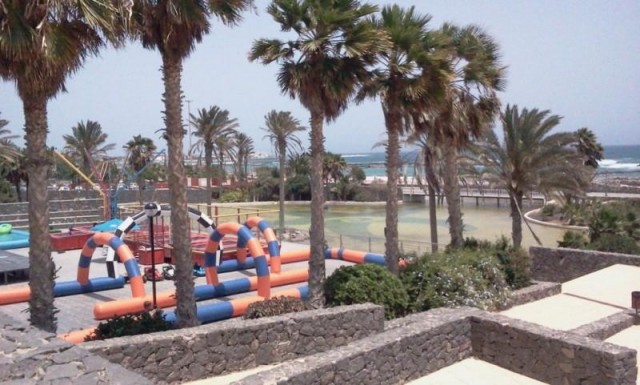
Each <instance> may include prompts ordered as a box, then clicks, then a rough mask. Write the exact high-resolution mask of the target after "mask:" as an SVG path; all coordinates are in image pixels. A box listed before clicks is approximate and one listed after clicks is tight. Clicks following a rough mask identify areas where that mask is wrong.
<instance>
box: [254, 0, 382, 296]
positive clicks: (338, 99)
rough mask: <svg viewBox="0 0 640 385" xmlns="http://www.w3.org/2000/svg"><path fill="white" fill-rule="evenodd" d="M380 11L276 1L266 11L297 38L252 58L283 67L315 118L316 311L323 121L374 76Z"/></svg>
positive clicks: (321, 273) (322, 0)
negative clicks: (374, 21)
mask: <svg viewBox="0 0 640 385" xmlns="http://www.w3.org/2000/svg"><path fill="white" fill-rule="evenodd" d="M376 10H377V7H375V6H372V5H369V4H366V3H364V4H361V3H360V2H359V1H344V0H274V1H272V3H271V5H270V6H269V7H268V8H267V12H268V13H269V14H270V15H271V16H272V17H273V18H274V20H275V21H276V22H278V23H279V24H280V25H281V28H282V30H283V31H285V32H288V31H291V30H293V31H294V32H295V33H296V34H297V39H295V40H291V41H288V42H284V41H280V40H277V39H260V40H258V41H256V42H254V43H253V47H252V49H251V53H250V55H249V59H250V60H252V61H255V60H260V61H261V62H262V63H263V64H270V63H273V62H278V63H281V67H280V71H279V74H278V83H279V85H280V88H281V90H282V91H283V92H286V93H288V94H289V95H290V96H291V97H292V98H296V97H297V98H299V99H300V102H301V103H302V105H303V106H304V107H305V108H306V109H307V110H309V113H310V115H311V116H310V121H309V122H310V123H309V125H310V127H311V133H310V137H311V170H312V172H311V231H310V233H311V234H310V243H311V250H310V258H309V303H310V304H311V306H313V307H315V308H319V307H322V305H323V303H324V290H323V283H324V280H325V261H324V255H323V253H324V250H323V249H324V247H325V239H324V191H323V184H322V159H323V157H324V134H323V122H324V121H325V120H326V121H328V122H330V121H333V120H335V119H336V118H337V117H338V116H339V115H340V114H341V113H342V112H343V111H344V110H345V109H346V108H347V106H348V103H349V99H350V98H351V97H352V96H353V95H354V93H355V92H356V89H357V87H358V86H359V85H360V84H362V83H363V82H364V81H366V80H367V79H369V78H370V77H371V73H370V71H369V67H370V66H371V65H372V64H373V63H374V62H375V57H376V55H375V54H376V52H377V51H378V49H379V48H380V47H381V46H384V45H385V43H386V36H385V34H384V33H383V32H382V31H380V30H377V29H375V28H374V27H373V26H372V25H371V24H370V23H368V22H367V20H366V19H365V18H366V17H368V16H370V15H371V14H373V13H374V12H375V11H376Z"/></svg>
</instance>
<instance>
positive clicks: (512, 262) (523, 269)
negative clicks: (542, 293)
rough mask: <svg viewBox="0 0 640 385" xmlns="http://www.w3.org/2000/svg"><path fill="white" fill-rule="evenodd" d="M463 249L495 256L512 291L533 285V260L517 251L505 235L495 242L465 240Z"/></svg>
mask: <svg viewBox="0 0 640 385" xmlns="http://www.w3.org/2000/svg"><path fill="white" fill-rule="evenodd" d="M463 249H468V250H475V251H482V252H485V253H488V254H490V255H494V256H495V257H496V258H497V259H498V261H499V262H500V267H501V269H502V271H503V273H504V278H505V279H506V281H507V283H508V284H509V286H510V287H511V288H512V289H520V288H523V287H526V286H529V285H530V284H531V274H530V268H531V260H530V258H529V254H527V252H526V251H525V250H523V249H515V248H514V247H513V246H511V241H510V240H509V238H507V237H505V236H504V235H503V236H502V237H500V238H498V240H497V241H495V242H493V243H492V242H490V241H486V240H481V241H479V240H477V239H475V238H465V240H464V245H463Z"/></svg>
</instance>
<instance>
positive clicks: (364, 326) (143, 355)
mask: <svg viewBox="0 0 640 385" xmlns="http://www.w3.org/2000/svg"><path fill="white" fill-rule="evenodd" d="M383 328H384V309H383V308H382V307H381V306H376V305H371V304H363V305H353V306H343V307H335V308H328V309H320V310H311V311H304V312H299V313H290V314H286V315H282V316H278V317H269V318H261V319H256V320H246V321H238V320H229V321H224V322H217V323H212V324H208V325H202V326H198V327H196V328H189V329H180V330H174V331H169V332H163V333H153V334H145V335H137V336H130V337H122V338H114V339H109V340H105V341H94V342H88V343H85V344H83V345H82V347H83V348H85V349H87V350H89V351H91V352H93V353H96V354H99V355H100V356H102V357H104V358H106V359H108V360H109V361H111V362H116V363H119V364H120V365H122V366H124V367H125V368H128V369H130V370H133V371H135V372H137V373H140V374H142V375H144V376H145V377H147V378H148V379H150V380H152V381H153V382H154V383H157V384H165V383H181V382H185V381H193V380H199V379H202V378H207V377H211V376H215V375H220V374H223V373H227V372H233V371H239V370H246V369H250V368H253V367H255V366H257V365H261V364H271V363H276V362H282V361H287V360H292V359H296V358H299V357H302V356H306V355H310V354H315V353H318V352H323V351H327V350H330V349H334V348H337V347H340V346H343V345H345V344H348V343H351V342H353V341H354V340H358V339H361V338H364V337H367V336H369V335H372V334H376V333H379V332H381V331H382V330H383Z"/></svg>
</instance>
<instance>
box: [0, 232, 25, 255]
mask: <svg viewBox="0 0 640 385" xmlns="http://www.w3.org/2000/svg"><path fill="white" fill-rule="evenodd" d="M5 229H6V227H5ZM10 230H11V231H9V232H6V233H3V234H0V250H9V249H20V248H23V247H29V233H28V232H26V231H22V230H16V229H13V228H11V229H10Z"/></svg>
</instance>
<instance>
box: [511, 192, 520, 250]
mask: <svg viewBox="0 0 640 385" xmlns="http://www.w3.org/2000/svg"><path fill="white" fill-rule="evenodd" d="M509 195H510V196H511V199H510V202H511V239H512V240H513V247H515V248H516V249H519V248H520V246H521V245H522V216H521V215H520V209H519V208H520V207H522V197H523V195H524V194H523V193H522V191H511V190H510V191H509Z"/></svg>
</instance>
